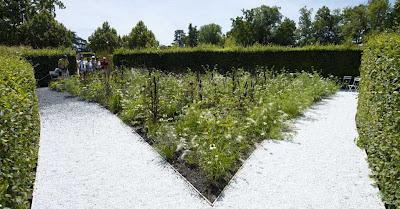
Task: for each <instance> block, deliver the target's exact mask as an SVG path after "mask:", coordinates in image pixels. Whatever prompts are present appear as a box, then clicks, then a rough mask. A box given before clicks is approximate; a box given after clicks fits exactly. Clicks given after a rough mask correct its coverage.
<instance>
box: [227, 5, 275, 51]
mask: <svg viewBox="0 0 400 209" xmlns="http://www.w3.org/2000/svg"><path fill="white" fill-rule="evenodd" d="M279 10H280V8H279V7H269V6H265V5H262V6H260V7H257V8H254V9H249V10H242V13H243V16H239V17H236V18H234V19H232V30H231V32H230V34H231V35H232V36H233V37H234V38H235V39H236V41H237V42H238V43H239V44H241V45H243V46H247V45H252V44H254V43H260V44H269V43H271V41H272V40H273V38H274V37H273V33H274V31H275V30H276V29H277V28H278V27H279V24H280V22H281V20H282V14H281V13H280V11H279Z"/></svg>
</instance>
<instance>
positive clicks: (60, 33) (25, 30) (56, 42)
mask: <svg viewBox="0 0 400 209" xmlns="http://www.w3.org/2000/svg"><path fill="white" fill-rule="evenodd" d="M21 31H22V35H21V37H20V38H21V39H23V40H24V41H23V43H24V44H27V45H30V46H32V47H33V48H45V47H60V46H63V47H72V38H73V34H72V32H71V31H69V30H68V29H67V28H66V27H65V26H64V25H62V24H60V23H59V22H57V21H56V20H55V19H54V17H53V16H52V15H51V14H50V13H49V12H47V11H43V12H40V13H37V14H35V15H34V16H33V17H32V19H30V20H28V21H26V22H25V23H24V24H23V25H22V26H21Z"/></svg>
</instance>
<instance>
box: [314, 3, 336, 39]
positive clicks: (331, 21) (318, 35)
mask: <svg viewBox="0 0 400 209" xmlns="http://www.w3.org/2000/svg"><path fill="white" fill-rule="evenodd" d="M340 21H341V15H340V11H339V10H335V11H334V12H333V13H331V11H330V9H329V8H328V7H326V6H323V7H321V8H320V9H319V10H318V11H317V13H316V15H315V20H314V22H313V36H314V38H315V40H316V41H317V42H319V43H321V44H339V43H341V41H342V36H341V31H340V25H339V23H340Z"/></svg>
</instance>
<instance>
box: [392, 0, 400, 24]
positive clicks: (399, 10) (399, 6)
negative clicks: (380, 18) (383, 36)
mask: <svg viewBox="0 0 400 209" xmlns="http://www.w3.org/2000/svg"><path fill="white" fill-rule="evenodd" d="M391 21H392V24H391V25H392V28H394V29H399V27H400V0H397V1H396V3H394V6H393V10H392V13H391Z"/></svg>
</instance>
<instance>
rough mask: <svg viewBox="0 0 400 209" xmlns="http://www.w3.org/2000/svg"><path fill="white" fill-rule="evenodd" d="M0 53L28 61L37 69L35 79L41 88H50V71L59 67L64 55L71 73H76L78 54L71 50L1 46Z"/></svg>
mask: <svg viewBox="0 0 400 209" xmlns="http://www.w3.org/2000/svg"><path fill="white" fill-rule="evenodd" d="M0 52H3V53H8V54H14V55H16V56H21V57H24V58H25V59H27V60H28V61H29V62H30V63H31V64H32V65H33V66H35V65H36V64H38V66H37V67H35V69H34V70H35V78H36V81H37V85H38V86H40V87H45V86H48V84H49V82H50V76H49V71H51V70H54V69H55V68H57V67H58V59H60V58H62V57H63V56H64V55H67V56H68V61H69V63H70V64H69V67H68V68H69V72H70V74H71V75H73V74H75V73H76V69H77V63H76V53H75V51H73V50H71V49H31V48H26V47H5V46H0Z"/></svg>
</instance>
